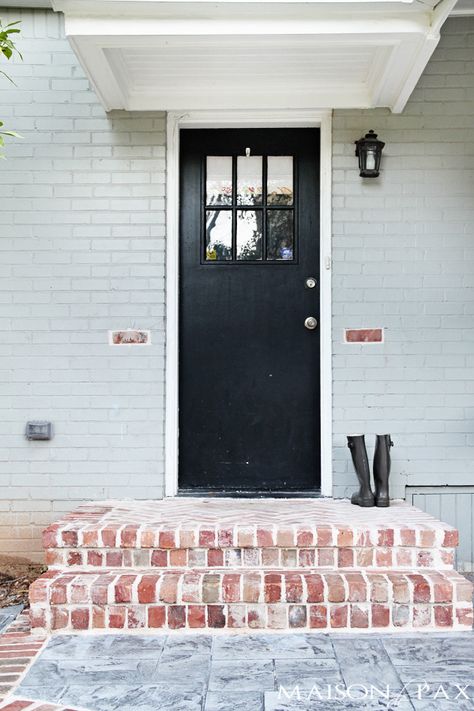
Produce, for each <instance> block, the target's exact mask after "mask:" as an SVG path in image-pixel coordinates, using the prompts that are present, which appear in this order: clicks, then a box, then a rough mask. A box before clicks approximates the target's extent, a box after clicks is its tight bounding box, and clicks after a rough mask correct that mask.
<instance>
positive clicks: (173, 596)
mask: <svg viewBox="0 0 474 711" xmlns="http://www.w3.org/2000/svg"><path fill="white" fill-rule="evenodd" d="M457 542H458V538H457V531H456V530H454V529H453V528H452V527H450V526H448V525H446V524H442V523H440V522H439V521H437V520H436V519H434V518H432V517H431V516H429V515H427V514H425V513H423V512H422V511H419V510H418V509H415V508H414V507H411V506H409V505H407V504H405V503H404V502H394V503H393V505H392V506H391V507H390V508H389V509H359V508H358V507H355V506H351V504H350V503H349V502H348V501H345V500H332V499H290V500H281V499H253V500H242V499H189V498H177V499H165V500H163V501H110V502H98V503H91V504H88V505H85V506H82V507H80V508H79V509H78V510H77V511H74V512H73V513H71V514H69V515H68V516H66V517H65V518H64V519H63V520H62V521H59V522H58V523H55V524H53V525H51V526H49V528H47V529H46V531H45V532H44V546H45V549H46V561H47V563H48V566H49V570H48V572H47V573H45V575H43V576H42V577H41V578H39V579H38V580H37V581H35V582H34V583H33V585H32V586H31V589H30V600H31V621H32V626H33V628H34V629H39V630H45V629H46V630H48V631H52V632H66V631H71V630H77V631H79V630H91V629H96V630H114V631H117V630H123V631H130V630H143V629H147V628H149V629H156V628H166V629H191V628H195V629H217V628H228V629H259V630H262V629H269V630H278V629H280V630H282V629H285V630H286V629H295V630H302V629H306V630H307V629H314V630H330V629H332V630H335V629H342V630H346V631H347V630H351V629H352V630H357V631H361V630H370V629H374V628H375V629H379V630H397V631H402V630H412V629H417V630H428V629H438V630H440V629H442V630H460V629H470V628H471V627H472V585H471V583H469V582H468V581H467V580H466V579H465V578H464V577H463V576H461V575H460V574H459V573H457V572H456V571H455V570H454V569H453V561H454V548H455V546H456V545H457Z"/></svg>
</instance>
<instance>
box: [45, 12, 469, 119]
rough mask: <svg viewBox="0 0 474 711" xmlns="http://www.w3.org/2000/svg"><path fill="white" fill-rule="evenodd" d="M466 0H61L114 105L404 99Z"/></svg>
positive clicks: (297, 104) (91, 69)
mask: <svg viewBox="0 0 474 711" xmlns="http://www.w3.org/2000/svg"><path fill="white" fill-rule="evenodd" d="M455 5H456V0H365V2H361V1H360V0H306V1H304V2H301V1H300V0H214V1H213V2H202V0H164V1H163V0H53V6H54V9H55V10H57V11H61V12H63V13H64V15H65V28H66V35H67V36H68V38H69V40H70V42H71V44H72V46H73V48H74V50H75V52H76V54H77V56H78V57H79V60H80V62H81V64H82V66H83V67H84V69H85V71H86V73H87V74H88V76H89V78H90V79H91V81H92V83H93V85H94V87H95V90H96V92H97V94H98V96H99V97H100V100H101V101H102V103H103V105H104V107H105V108H106V109H107V110H111V109H127V110H129V111H133V110H138V111H147V110H177V111H179V110H189V109H238V108H252V109H277V108H278V109H282V108H285V109H288V108H295V109H307V108H314V107H319V108H374V107H378V106H381V107H389V108H390V109H391V110H392V111H394V112H400V111H402V110H403V107H404V106H405V104H406V102H407V100H408V98H409V96H410V94H411V92H412V91H413V89H414V87H415V85H416V83H417V81H418V79H419V77H420V75H421V73H422V72H423V69H424V68H425V66H426V64H427V62H428V60H429V58H430V56H431V54H432V53H433V51H434V49H435V47H436V45H437V44H438V41H439V32H440V28H441V26H442V24H443V22H444V21H445V19H446V18H447V16H448V15H449V13H450V12H451V11H452V10H453V8H454V6H455Z"/></svg>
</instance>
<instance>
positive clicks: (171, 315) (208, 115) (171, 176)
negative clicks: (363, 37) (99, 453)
mask: <svg viewBox="0 0 474 711" xmlns="http://www.w3.org/2000/svg"><path fill="white" fill-rule="evenodd" d="M331 122H332V112H331V111H326V110H317V109H314V110H307V111H292V110H277V111H244V110H241V111H188V112H170V113H169V114H168V119H167V200H166V204H167V216H166V239H167V243H166V245H167V246H166V436H165V467H166V470H165V496H175V495H176V494H177V491H178V442H179V429H178V427H179V425H178V422H179V419H178V407H179V390H178V388H179V371H178V367H179V365H178V363H179V361H178V356H179V352H178V344H179V136H180V129H181V128H257V127H268V128H303V127H319V128H320V130H321V186H320V187H321V197H320V201H321V204H320V209H321V225H320V263H321V267H320V297H321V307H320V342H321V494H322V495H323V496H331V495H332V365H331V363H332V344H331V313H332V310H331V194H332V186H331V180H332V177H331V175H332V172H331V158H332V123H331Z"/></svg>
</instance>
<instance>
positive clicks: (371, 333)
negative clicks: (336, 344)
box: [344, 328, 383, 343]
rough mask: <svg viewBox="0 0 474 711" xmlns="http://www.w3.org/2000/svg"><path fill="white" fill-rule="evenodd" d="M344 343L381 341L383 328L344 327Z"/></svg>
mask: <svg viewBox="0 0 474 711" xmlns="http://www.w3.org/2000/svg"><path fill="white" fill-rule="evenodd" d="M344 340H345V342H346V343H383V328H346V329H345V331H344Z"/></svg>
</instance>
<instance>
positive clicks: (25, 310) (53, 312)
mask: <svg viewBox="0 0 474 711" xmlns="http://www.w3.org/2000/svg"><path fill="white" fill-rule="evenodd" d="M0 16H1V18H2V20H3V21H4V22H7V21H13V20H17V19H21V20H22V25H21V27H22V40H21V51H22V53H23V56H24V62H23V63H15V65H14V66H12V68H11V69H12V72H11V73H12V74H13V75H14V78H15V81H16V84H17V85H16V86H13V85H10V84H8V82H6V80H5V81H2V82H1V92H2V101H1V109H0V115H1V117H2V118H4V119H5V121H6V122H7V123H8V124H9V126H11V127H12V128H15V129H16V130H17V131H19V132H20V133H21V134H22V135H23V137H24V138H23V140H18V141H9V144H8V148H7V155H8V160H7V161H2V162H1V164H0V203H1V204H0V223H1V228H0V332H1V339H0V422H1V427H0V432H1V443H0V485H1V491H2V495H1V500H0V551H12V550H13V552H15V553H18V554H21V553H27V552H28V553H29V552H31V551H33V552H34V553H36V554H38V555H39V551H40V540H39V533H40V530H41V529H42V528H43V527H44V525H45V524H46V523H48V522H49V521H50V520H52V519H54V518H56V517H57V516H58V514H59V513H60V512H63V511H67V510H70V509H71V508H72V507H73V506H74V505H75V504H76V503H77V502H79V501H82V500H87V499H90V498H104V497H115V496H117V497H160V496H162V494H163V436H164V432H163V430H164V427H163V417H164V415H163V410H164V260H165V239H164V223H165V215H164V190H165V148H164V146H165V116H164V114H161V113H157V114H154V113H144V114H133V115H131V114H127V113H123V112H115V113H112V114H110V115H108V116H107V115H106V114H105V112H104V110H103V109H102V108H101V106H100V105H99V102H98V100H97V98H96V96H95V94H94V93H93V91H92V90H91V88H90V85H89V82H88V81H87V79H86V78H85V76H84V74H83V72H82V70H81V68H80V66H79V65H78V62H77V60H76V58H75V56H74V54H73V53H72V51H71V48H70V46H69V44H68V42H67V41H66V40H65V39H64V36H63V30H62V17H61V16H60V15H58V14H54V13H52V12H46V11H41V10H38V11H26V10H23V11H21V10H8V11H1V13H0ZM128 327H139V328H146V329H151V332H152V346H151V347H145V348H135V349H132V350H131V349H129V348H128V347H118V348H111V347H110V346H109V345H108V339H107V335H108V334H107V332H108V330H109V329H114V328H117V329H121V328H128ZM28 419H50V420H52V421H53V422H54V426H55V432H56V434H55V437H54V440H52V441H51V442H27V441H26V440H25V438H24V428H25V423H26V421H27V420H28ZM35 557H37V556H35Z"/></svg>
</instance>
